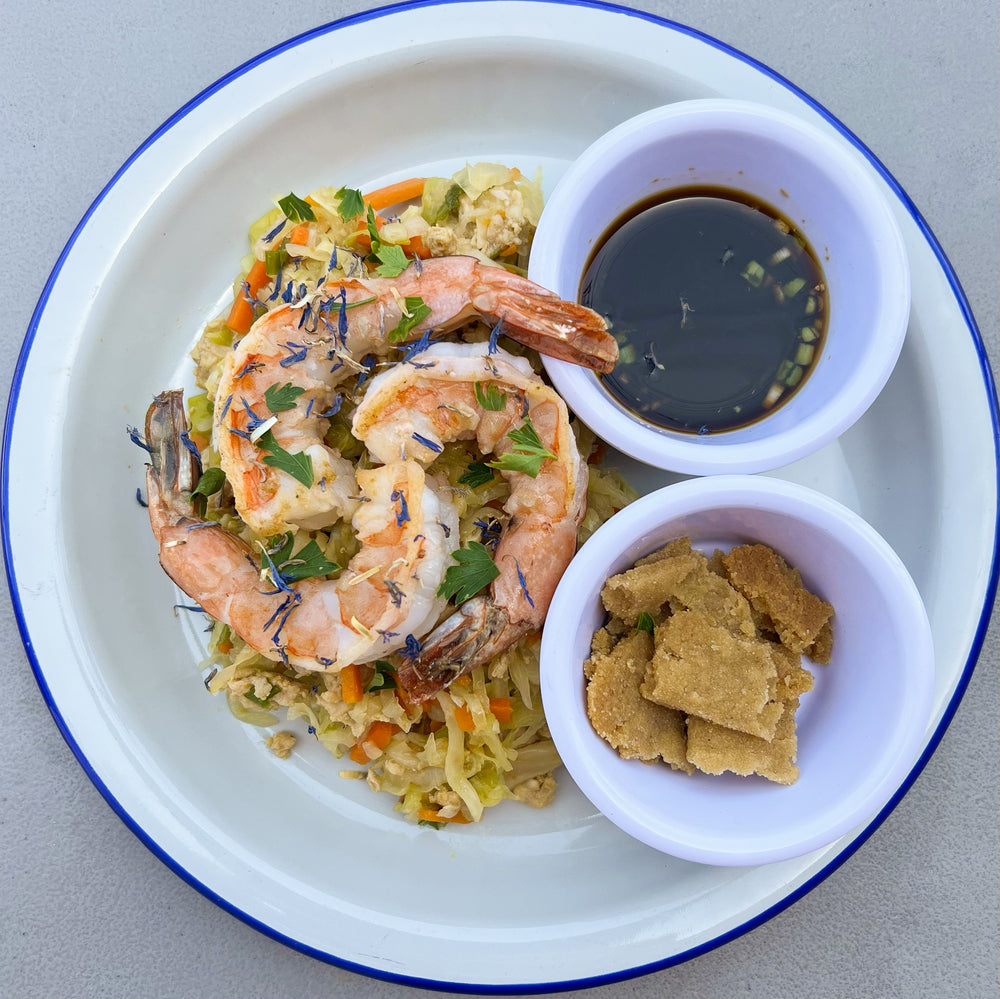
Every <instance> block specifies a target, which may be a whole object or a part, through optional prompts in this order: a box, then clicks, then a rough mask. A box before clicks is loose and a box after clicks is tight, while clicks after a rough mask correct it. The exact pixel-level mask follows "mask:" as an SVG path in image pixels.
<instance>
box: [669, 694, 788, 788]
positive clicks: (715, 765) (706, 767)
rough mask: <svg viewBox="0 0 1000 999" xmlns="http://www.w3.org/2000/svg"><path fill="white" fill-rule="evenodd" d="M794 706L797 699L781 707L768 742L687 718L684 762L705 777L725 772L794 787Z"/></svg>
mask: <svg viewBox="0 0 1000 999" xmlns="http://www.w3.org/2000/svg"><path fill="white" fill-rule="evenodd" d="M798 703H799V702H798V700H797V699H793V700H791V701H789V702H787V703H786V704H785V705H784V710H783V712H782V714H781V717H780V719H779V720H778V724H777V728H776V730H775V733H774V738H773V739H771V740H770V742H768V741H767V740H765V739H759V738H757V737H756V736H753V735H747V733H745V732H736V731H733V730H732V729H729V728H724V727H723V726H721V725H714V724H713V723H712V722H709V721H705V720H704V719H703V718H696V717H694V716H689V717H688V720H687V756H688V760H689V761H690V762H691V763H693V764H694V765H695V766H696V767H697V768H698V769H699V770H702V771H704V772H705V773H707V774H721V773H724V772H725V771H727V770H728V771H731V772H732V773H734V774H739V775H740V776H742V777H748V776H750V774H759V775H760V776H761V777H766V778H767V779H768V780H770V781H774V782H775V783H777V784H794V783H795V781H796V780H797V779H798V776H799V768H798V767H797V766H796V765H795V761H796V757H797V754H798V738H797V736H796V732H795V710H796V708H797V707H798Z"/></svg>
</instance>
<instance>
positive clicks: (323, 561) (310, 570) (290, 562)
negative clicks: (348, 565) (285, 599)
mask: <svg viewBox="0 0 1000 999" xmlns="http://www.w3.org/2000/svg"><path fill="white" fill-rule="evenodd" d="M293 538H294V535H293V534H292V532H291V531H289V532H288V533H287V534H286V535H285V536H284V539H283V540H282V544H281V547H280V548H277V550H275V549H276V546H277V544H278V540H279V539H278V538H271V544H270V547H269V548H268V552H269V553H270V555H271V563H272V564H273V565H274V568H275V569H276V570H277V571H278V574H279V575H280V576H281V579H282V582H284V583H297V582H299V580H302V579H311V578H312V577H313V576H329V575H330V573H331V572H336V571H337V570H338V569H339V568H340V566H339V565H337V563H336V562H331V561H330V560H329V559H328V558H327V557H326V556H325V555H324V554H323V552H322V551H321V549H320V547H319V545H318V544H316V542H315V541H307V542H306V543H305V544H304V545H303V546H302V547H301V548H300V549H299V550H298V551H297V552H296V553H295V554H294V555H293V554H292V541H293ZM261 568H262V569H264V568H267V561H266V560H264V561H262V563H261Z"/></svg>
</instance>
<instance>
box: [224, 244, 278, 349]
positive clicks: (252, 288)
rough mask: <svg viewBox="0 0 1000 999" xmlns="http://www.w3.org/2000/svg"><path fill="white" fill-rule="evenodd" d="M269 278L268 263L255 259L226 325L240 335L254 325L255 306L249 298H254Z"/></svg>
mask: <svg viewBox="0 0 1000 999" xmlns="http://www.w3.org/2000/svg"><path fill="white" fill-rule="evenodd" d="M268 280H269V279H268V276H267V265H266V264H265V263H264V261H263V260H255V261H254V262H253V267H251V268H250V270H249V272H248V273H247V276H246V279H245V280H244V282H243V287H242V288H240V291H239V294H237V296H236V300H235V301H234V302H233V307H232V308H231V309H230V310H229V318H228V319H227V320H226V325H227V326H228V327H229V328H230V329H231V330H232V331H233V332H234V333H236V334H238V335H239V336H244V335H245V334H247V333H248V332H249V331H250V327H251V326H253V317H254V311H253V306H252V305H251V304H250V303H249V302H248V301H247V299H248V298H253V297H254V296H255V295H256V294H257V292H258V291H260V289H261V288H263V287H264V285H266V284H267V282H268Z"/></svg>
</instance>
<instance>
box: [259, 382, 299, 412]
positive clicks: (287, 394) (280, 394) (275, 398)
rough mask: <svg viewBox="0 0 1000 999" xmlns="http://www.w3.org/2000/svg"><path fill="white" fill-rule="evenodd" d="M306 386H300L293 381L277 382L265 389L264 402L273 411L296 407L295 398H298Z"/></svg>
mask: <svg viewBox="0 0 1000 999" xmlns="http://www.w3.org/2000/svg"><path fill="white" fill-rule="evenodd" d="M303 392H305V389H304V388H299V387H298V386H297V385H293V384H292V383H291V382H285V384H284V385H279V384H278V383H277V382H275V383H274V384H273V385H269V386H268V387H267V388H266V389H264V402H265V403H266V404H267V408H268V409H269V410H270V411H271V412H272V413H283V412H284V411H285V410H287V409H295V400H296V399H298V397H299V396H300V395H302V393H303Z"/></svg>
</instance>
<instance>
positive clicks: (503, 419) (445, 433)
mask: <svg viewBox="0 0 1000 999" xmlns="http://www.w3.org/2000/svg"><path fill="white" fill-rule="evenodd" d="M415 360H416V361H417V362H418V363H416V364H412V365H411V364H399V365H395V366H394V367H392V368H390V369H389V370H388V371H386V372H384V373H382V374H380V375H378V376H377V377H376V378H375V379H374V381H373V382H372V384H371V387H370V388H369V389H368V393H367V395H366V396H365V398H364V400H363V402H362V403H361V404H360V405H359V406H358V409H357V410H356V412H355V414H354V433H355V436H356V437H358V439H360V440H362V441H364V443H365V444H366V446H367V448H368V451H369V453H370V454H371V455H372V456H373V457H375V458H376V459H377V460H379V461H383V462H387V463H388V462H393V461H417V462H420V463H421V464H422V465H425V466H426V465H429V464H430V463H431V462H433V461H434V459H435V458H436V457H437V455H438V454H440V452H441V451H442V450H443V446H444V444H445V443H447V442H448V441H454V440H464V439H475V441H476V444H477V446H478V448H479V450H480V451H482V452H483V454H484V455H494V456H495V457H496V459H498V460H497V461H496V463H495V464H496V466H497V467H498V468H499V469H500V471H501V474H502V475H503V476H504V477H505V478H506V479H507V480H508V482H509V485H510V496H509V498H508V499H507V501H506V503H505V504H504V508H503V509H504V513H505V514H506V515H507V517H508V518H509V519H508V521H507V525H506V527H505V528H504V529H503V530H502V532H501V533H500V536H499V541H498V542H497V544H496V549H495V553H494V561H495V563H496V566H497V568H498V569H499V575H498V576H497V577H496V579H494V580H493V582H492V585H491V589H490V593H489V596H475V597H473V598H472V599H471V600H469V601H466V602H465V603H464V604H462V606H461V607H460V608H459V609H458V610H457V611H456V612H455V613H454V614H453V615H452V616H451V617H449V618H448V619H447V620H446V621H444V622H443V623H442V624H441V625H440V627H438V628H437V629H436V630H435V631H434V632H433V633H432V634H431V635H430V636H429V637H428V638H427V639H426V640H425V641H424V643H423V647H422V649H421V650H420V652H419V654H418V655H417V656H415V657H409V658H407V659H406V660H405V662H404V664H403V666H402V668H401V669H400V682H401V683H402V684H403V686H404V687H405V688H406V691H407V693H408V695H409V696H410V697H411V698H412V699H414V700H418V701H419V700H423V699H425V698H428V697H432V696H433V695H434V694H436V693H437V692H438V691H440V690H442V689H443V688H444V687H446V686H447V685H448V684H450V683H451V682H452V681H454V679H455V678H456V677H458V676H461V675H462V674H464V673H467V672H469V671H470V670H472V669H473V668H474V667H476V666H478V665H482V664H483V663H486V662H489V661H490V660H491V659H493V658H494V657H495V656H496V655H497V654H499V653H500V652H502V651H503V650H504V649H506V648H508V647H509V646H510V645H512V644H513V643H514V642H516V641H517V640H518V639H519V638H520V637H522V636H523V635H525V634H527V633H528V632H529V631H533V630H536V629H538V628H540V627H541V626H542V622H543V621H544V619H545V614H546V612H547V610H548V607H549V603H550V602H551V600H552V595H553V593H554V592H555V588H556V584H557V583H558V582H559V579H560V577H561V576H562V574H563V571H564V570H565V568H566V566H567V565H568V563H569V561H570V559H571V558H572V557H573V554H574V552H575V551H576V534H577V527H578V526H579V524H580V521H581V520H582V519H583V516H584V514H585V513H586V500H587V466H586V464H585V463H584V462H583V461H582V460H581V458H580V454H579V451H578V449H577V446H576V438H575V437H574V435H573V431H572V429H571V428H570V425H569V414H568V411H567V409H566V404H565V403H564V402H563V400H562V399H561V398H560V396H559V395H558V394H557V393H556V392H555V390H554V389H552V388H551V387H549V386H548V385H546V384H545V383H544V382H542V380H541V379H540V378H539V377H538V376H537V375H536V374H535V373H534V372H533V371H532V369H531V366H530V365H529V364H528V362H527V361H525V360H524V359H523V358H517V357H513V356H512V355H510V354H508V353H506V352H505V351H503V350H501V349H499V348H497V347H493V346H491V345H490V344H488V343H477V344H435V345H433V346H431V347H429V348H427V349H426V350H424V351H422V352H421V353H420V354H419V355H417V357H416V359H415ZM512 431H513V433H512ZM525 452H527V453H525ZM421 637H422V636H421Z"/></svg>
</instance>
